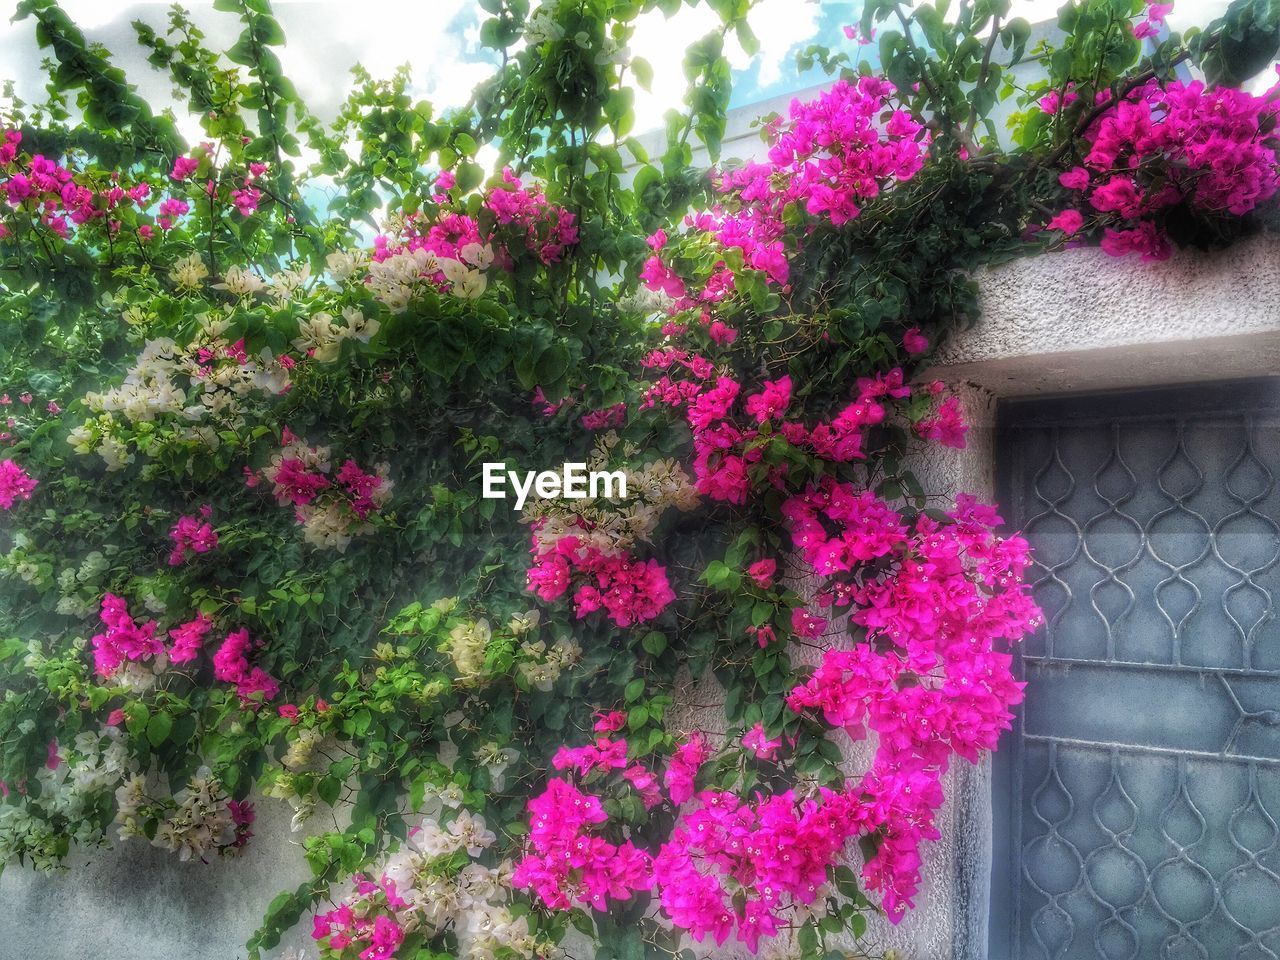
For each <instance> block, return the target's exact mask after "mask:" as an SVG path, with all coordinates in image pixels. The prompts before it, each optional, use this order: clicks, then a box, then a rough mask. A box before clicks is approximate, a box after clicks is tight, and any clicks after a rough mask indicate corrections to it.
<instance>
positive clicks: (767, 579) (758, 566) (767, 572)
mask: <svg viewBox="0 0 1280 960" xmlns="http://www.w3.org/2000/svg"><path fill="white" fill-rule="evenodd" d="M777 571H778V561H777V560H774V559H773V558H772V557H766V558H765V559H763V560H757V561H756V562H755V563H753V564H751V566H749V567H747V576H749V577H750V578H751V579H752V580H753V581H754V582H755V585H756V586H757V587H759V588H760V589H761V590H768V589H769V588H770V587H771V586H773V576H774V574H775V573H777Z"/></svg>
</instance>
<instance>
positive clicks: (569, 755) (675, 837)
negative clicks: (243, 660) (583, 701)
mask: <svg viewBox="0 0 1280 960" xmlns="http://www.w3.org/2000/svg"><path fill="white" fill-rule="evenodd" d="M614 725H615V724H613V723H611V722H610V717H609V716H607V715H606V716H604V717H602V718H601V721H600V722H599V723H597V725H596V727H597V730H599V729H601V728H604V729H606V730H607V729H608V728H610V727H612V726H614ZM777 746H778V744H772V743H769V742H768V741H765V749H766V750H772V749H776V748H777ZM627 750H628V748H627V743H626V741H623V740H610V739H608V738H607V737H601V738H600V739H598V740H597V741H596V742H595V743H594V744H591V745H587V746H583V747H576V748H569V747H565V748H562V749H561V750H560V751H559V752H558V753H557V754H556V756H555V758H554V760H553V761H552V765H553V766H554V767H555V768H556V769H557V770H559V771H568V772H569V776H559V777H553V778H552V779H550V780H549V781H548V783H547V787H546V789H545V791H544V792H543V793H542V794H540V795H539V796H537V797H534V798H533V799H532V800H531V801H530V802H529V812H530V821H529V848H528V850H527V851H526V855H525V856H524V857H523V858H522V859H521V860H520V861H519V863H517V865H516V870H515V874H514V876H513V885H514V886H515V887H517V888H519V889H525V888H528V889H530V890H532V891H533V892H534V894H535V895H536V896H537V897H538V898H539V899H540V900H541V901H542V902H543V903H544V904H546V905H547V906H548V907H550V908H552V909H558V910H567V909H570V908H571V907H572V906H574V905H575V904H580V905H583V906H588V907H591V908H593V909H596V910H604V909H607V908H608V906H609V904H610V902H611V901H618V900H626V899H629V898H630V897H631V896H632V895H633V894H634V893H636V892H639V891H647V890H654V891H655V892H656V894H657V896H658V900H659V902H660V903H661V905H662V908H663V910H664V912H665V913H666V916H667V918H668V919H669V920H670V921H671V922H672V923H673V924H675V926H677V927H679V928H682V929H684V930H687V931H689V933H690V935H691V936H692V937H693V939H694V940H696V941H699V942H701V941H703V940H704V939H705V938H707V937H708V936H709V937H711V938H712V939H713V940H714V941H715V943H716V944H717V945H722V944H723V943H724V942H725V941H726V940H727V939H728V938H729V937H730V936H733V935H735V934H736V937H737V939H738V941H739V942H741V943H744V944H746V946H747V947H748V949H750V950H751V951H753V952H754V951H755V950H756V949H757V947H758V944H759V941H760V939H761V938H763V937H770V936H773V935H774V934H776V933H778V931H779V930H781V929H783V928H784V927H786V926H789V925H790V923H791V922H792V921H793V920H794V919H795V917H796V911H797V908H805V907H808V906H809V905H810V904H813V903H814V902H815V901H816V900H818V899H819V898H820V897H821V896H824V895H825V894H826V891H827V879H828V872H829V871H830V870H831V868H832V867H833V866H834V865H835V864H836V862H837V860H838V859H839V858H840V857H841V855H842V853H843V851H844V848H845V845H846V842H847V841H848V840H849V839H850V838H851V837H852V836H854V835H856V834H857V833H858V832H859V831H860V829H861V828H862V826H863V822H864V819H865V818H863V817H862V816H861V815H860V814H859V813H858V812H857V803H856V800H855V798H854V797H853V795H851V794H840V793H836V792H833V791H823V792H821V794H820V795H817V796H813V797H802V796H800V795H798V794H796V793H795V792H794V791H790V790H788V791H784V792H782V793H778V794H774V795H763V794H759V795H757V796H756V797H755V798H754V799H753V800H752V801H744V800H743V799H742V798H741V797H739V796H737V795H735V794H733V793H728V792H723V791H715V790H701V791H699V790H697V789H696V786H695V785H696V780H697V776H698V772H699V770H700V769H701V768H702V766H703V765H704V764H705V763H706V761H707V760H708V759H709V758H710V756H711V749H710V747H709V744H708V742H707V740H706V738H705V737H704V736H703V735H702V734H697V733H695V734H693V735H692V736H690V737H689V738H688V739H687V740H685V741H684V742H683V743H681V744H679V745H678V746H677V748H676V750H675V751H674V753H673V755H672V757H671V759H670V761H669V763H668V766H667V769H666V771H665V772H664V774H663V776H662V784H663V786H665V788H666V795H665V797H664V795H663V793H662V790H661V788H659V787H658V784H657V777H656V775H655V774H654V773H653V772H652V771H650V770H649V769H648V768H646V767H645V766H644V765H642V764H640V763H636V762H634V761H630V760H628V756H627ZM601 775H603V776H604V777H605V778H606V779H605V780H601ZM575 780H576V781H577V782H578V784H583V785H585V784H587V783H592V784H595V785H596V786H595V787H593V789H594V791H595V792H587V791H586V790H585V789H583V787H582V786H579V785H577V784H575V782H574V781H575ZM610 784H612V786H610ZM602 789H603V790H606V791H611V790H616V791H618V792H619V793H620V794H621V796H627V795H629V794H630V795H638V796H639V798H640V799H641V800H642V801H643V806H644V807H645V809H649V808H651V807H654V806H657V805H659V804H661V803H663V802H669V803H670V804H671V806H672V807H673V808H675V809H676V810H677V812H678V819H677V820H676V822H675V825H674V828H673V829H672V830H671V833H670V835H669V836H668V837H667V838H666V839H665V840H664V841H663V842H662V843H661V844H659V845H657V849H656V850H653V851H650V850H647V849H643V848H641V847H638V846H636V844H635V843H634V842H633V840H632V839H626V838H624V839H620V840H615V839H610V837H611V835H613V834H616V832H617V829H618V828H617V826H616V825H613V824H611V822H610V818H609V816H608V815H607V814H606V813H605V810H604V804H603V802H602V799H601V794H600V791H601V790H602Z"/></svg>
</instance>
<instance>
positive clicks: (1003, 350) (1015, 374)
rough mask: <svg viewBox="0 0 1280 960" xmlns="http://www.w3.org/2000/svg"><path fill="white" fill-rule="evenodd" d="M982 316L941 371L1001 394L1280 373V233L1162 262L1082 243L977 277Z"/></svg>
mask: <svg viewBox="0 0 1280 960" xmlns="http://www.w3.org/2000/svg"><path fill="white" fill-rule="evenodd" d="M978 284H979V287H980V297H981V308H982V311H981V319H980V320H979V321H978V322H977V323H976V324H974V326H972V327H970V328H969V329H967V330H963V331H959V332H957V333H955V334H954V335H953V336H951V337H950V338H949V339H948V340H947V341H946V342H945V343H944V344H943V345H942V348H941V350H940V351H939V354H938V357H937V360H936V363H935V367H934V370H933V371H932V373H933V375H935V376H940V377H942V378H944V379H946V380H949V381H952V382H956V381H967V382H970V383H973V384H977V385H978V386H981V387H983V388H985V389H987V390H989V391H991V392H992V393H994V394H996V395H997V396H1027V395H1034V394H1042V393H1069V392H1077V391H1086V390H1108V389H1115V388H1119V387H1140V386H1150V385H1155V384H1172V383H1185V382H1192V381H1197V380H1224V379H1233V378H1239V377H1257V376H1268V375H1272V374H1276V373H1280V236H1275V235H1271V234H1262V235H1259V236H1255V237H1251V238H1249V239H1248V240H1245V241H1242V242H1241V243H1239V244H1237V245H1235V246H1234V247H1232V248H1230V249H1228V250H1225V251H1220V252H1217V253H1213V254H1207V255H1206V254H1204V253H1200V252H1198V251H1194V250H1192V251H1181V252H1179V253H1177V254H1175V255H1174V256H1173V257H1172V258H1171V259H1169V260H1167V261H1164V262H1160V263H1142V262H1140V261H1139V260H1138V259H1137V258H1131V257H1126V258H1115V257H1109V256H1107V255H1106V254H1104V253H1103V252H1102V251H1101V250H1099V249H1097V248H1092V247H1082V248H1078V249H1074V250H1065V251H1061V252H1058V253H1050V254H1045V255H1043V256H1040V257H1035V258H1032V259H1027V260H1018V261H1014V262H1012V263H1009V264H1005V265H1003V266H1000V267H997V268H994V269H992V270H988V271H985V272H983V273H982V274H981V275H980V276H979V277H978Z"/></svg>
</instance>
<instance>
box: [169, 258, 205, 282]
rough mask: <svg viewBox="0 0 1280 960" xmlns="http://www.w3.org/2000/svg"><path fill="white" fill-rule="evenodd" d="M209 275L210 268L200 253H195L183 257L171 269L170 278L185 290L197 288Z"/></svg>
mask: <svg viewBox="0 0 1280 960" xmlns="http://www.w3.org/2000/svg"><path fill="white" fill-rule="evenodd" d="M207 276H209V268H208V267H206V266H205V265H204V261H203V260H201V259H200V254H198V253H193V254H191V255H190V256H187V257H183V258H182V259H181V260H179V261H178V262H177V263H175V264H174V265H173V267H172V268H171V269H170V270H169V279H170V280H172V281H173V282H174V284H175V285H176V286H178V287H179V288H181V289H183V290H197V289H199V287H200V283H201V281H203V280H204V278H205V277H207Z"/></svg>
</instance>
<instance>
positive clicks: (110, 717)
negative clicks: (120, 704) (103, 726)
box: [107, 708, 124, 727]
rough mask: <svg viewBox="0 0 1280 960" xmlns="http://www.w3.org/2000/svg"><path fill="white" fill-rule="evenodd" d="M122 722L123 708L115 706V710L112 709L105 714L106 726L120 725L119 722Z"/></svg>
mask: <svg viewBox="0 0 1280 960" xmlns="http://www.w3.org/2000/svg"><path fill="white" fill-rule="evenodd" d="M122 723H124V711H123V710H121V709H119V708H117V709H115V710H112V711H111V712H110V713H109V714H107V726H108V727H118V726H120V724H122Z"/></svg>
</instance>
